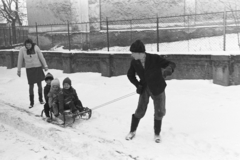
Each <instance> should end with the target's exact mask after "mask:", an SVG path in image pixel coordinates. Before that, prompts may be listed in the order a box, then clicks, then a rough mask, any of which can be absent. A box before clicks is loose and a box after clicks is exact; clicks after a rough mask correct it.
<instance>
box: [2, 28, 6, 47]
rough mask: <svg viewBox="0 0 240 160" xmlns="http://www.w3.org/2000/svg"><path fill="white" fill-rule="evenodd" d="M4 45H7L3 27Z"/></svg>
mask: <svg viewBox="0 0 240 160" xmlns="http://www.w3.org/2000/svg"><path fill="white" fill-rule="evenodd" d="M3 37H4V45H5V46H7V42H6V35H5V28H3Z"/></svg>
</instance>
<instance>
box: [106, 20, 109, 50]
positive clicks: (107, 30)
mask: <svg viewBox="0 0 240 160" xmlns="http://www.w3.org/2000/svg"><path fill="white" fill-rule="evenodd" d="M106 25H107V48H108V52H109V33H108V18H106Z"/></svg>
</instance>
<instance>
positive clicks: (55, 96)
mask: <svg viewBox="0 0 240 160" xmlns="http://www.w3.org/2000/svg"><path fill="white" fill-rule="evenodd" d="M60 92H61V88H60V82H59V80H58V79H54V80H52V82H51V89H50V92H49V93H48V105H49V108H51V109H52V111H53V114H54V116H55V117H56V121H57V122H58V123H59V124H63V121H62V120H61V119H60V118H58V116H59V113H61V114H62V113H63V108H61V106H60V105H59V94H60Z"/></svg>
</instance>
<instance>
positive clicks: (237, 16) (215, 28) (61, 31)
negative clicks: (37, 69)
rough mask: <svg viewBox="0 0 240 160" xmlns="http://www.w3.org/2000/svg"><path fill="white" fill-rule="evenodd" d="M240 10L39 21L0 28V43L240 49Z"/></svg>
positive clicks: (170, 49) (105, 48) (107, 48)
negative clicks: (27, 41)
mask: <svg viewBox="0 0 240 160" xmlns="http://www.w3.org/2000/svg"><path fill="white" fill-rule="evenodd" d="M239 26H240V11H238V10H235V11H226V12H214V13H204V14H189V15H179V16H168V17H158V16H156V17H151V18H144V19H127V20H111V19H108V18H106V19H105V20H103V21H101V22H88V23H65V24H44V25H43V24H37V23H35V25H32V26H17V27H16V36H15V37H13V30H12V28H11V26H10V27H1V28H0V46H12V45H15V44H19V43H23V41H24V40H25V39H26V38H28V37H29V38H32V39H33V40H34V41H35V42H36V43H37V44H38V45H39V46H40V47H41V48H43V49H50V48H51V49H53V50H54V49H55V48H56V47H61V46H63V48H65V49H68V50H72V49H80V50H103V51H128V48H129V46H130V45H131V43H132V42H133V41H134V40H136V39H142V40H143V42H144V43H145V44H146V48H147V51H154V52H155V51H158V52H161V51H163V52H174V51H178V52H179V51H182V52H188V51H189V52H194V51H226V50H231V51H233V50H239V44H240V40H239V30H240V28H239Z"/></svg>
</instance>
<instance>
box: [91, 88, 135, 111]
mask: <svg viewBox="0 0 240 160" xmlns="http://www.w3.org/2000/svg"><path fill="white" fill-rule="evenodd" d="M135 94H136V92H132V93H129V94H127V95H125V96H122V97H119V98H116V99H114V100H111V101H109V102H106V103H103V104H101V105H98V106H96V107H93V108H91V110H95V109H98V108H101V107H103V106H106V105H109V104H111V103H114V102H117V101H120V100H122V99H125V98H128V97H130V96H133V95H135Z"/></svg>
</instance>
